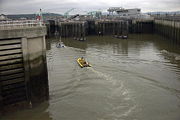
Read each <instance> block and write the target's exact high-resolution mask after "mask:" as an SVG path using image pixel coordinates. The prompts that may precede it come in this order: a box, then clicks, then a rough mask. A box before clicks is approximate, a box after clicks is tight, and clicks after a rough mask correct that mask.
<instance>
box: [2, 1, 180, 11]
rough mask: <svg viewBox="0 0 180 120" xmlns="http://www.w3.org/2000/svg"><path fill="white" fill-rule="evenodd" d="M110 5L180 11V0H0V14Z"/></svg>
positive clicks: (103, 9) (91, 9)
mask: <svg viewBox="0 0 180 120" xmlns="http://www.w3.org/2000/svg"><path fill="white" fill-rule="evenodd" d="M109 7H123V8H141V11H142V12H157V11H180V0H0V14H24V13H25V14H30V13H37V12H38V11H39V9H40V8H41V9H42V11H43V12H53V13H60V14H63V13H64V12H66V11H67V10H69V9H71V8H75V9H74V10H73V11H72V14H73V13H76V14H78V13H79V14H83V13H86V12H89V11H95V10H101V11H103V12H107V9H108V8H109Z"/></svg>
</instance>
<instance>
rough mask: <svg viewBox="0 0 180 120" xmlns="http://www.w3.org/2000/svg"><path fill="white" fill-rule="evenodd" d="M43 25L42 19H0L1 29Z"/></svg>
mask: <svg viewBox="0 0 180 120" xmlns="http://www.w3.org/2000/svg"><path fill="white" fill-rule="evenodd" d="M37 26H45V24H44V23H43V22H42V21H39V20H12V21H0V30H3V29H17V28H29V27H37Z"/></svg>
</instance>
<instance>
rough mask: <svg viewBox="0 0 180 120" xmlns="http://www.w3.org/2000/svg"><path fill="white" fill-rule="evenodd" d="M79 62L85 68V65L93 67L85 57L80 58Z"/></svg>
mask: <svg viewBox="0 0 180 120" xmlns="http://www.w3.org/2000/svg"><path fill="white" fill-rule="evenodd" d="M77 63H78V64H79V66H80V67H81V68H83V67H91V65H90V64H89V63H88V62H86V61H85V59H84V58H78V59H77Z"/></svg>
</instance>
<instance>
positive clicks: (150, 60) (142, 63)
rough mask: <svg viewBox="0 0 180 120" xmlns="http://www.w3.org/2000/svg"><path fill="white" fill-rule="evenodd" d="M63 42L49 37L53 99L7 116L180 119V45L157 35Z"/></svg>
mask: <svg viewBox="0 0 180 120" xmlns="http://www.w3.org/2000/svg"><path fill="white" fill-rule="evenodd" d="M57 41H58V38H51V39H48V40H47V43H49V44H48V45H47V49H48V50H47V66H48V77H49V90H50V99H49V101H48V102H45V103H42V104H40V105H38V106H35V107H33V108H31V109H27V110H21V111H17V112H14V113H8V115H6V116H4V117H3V120H24V119H25V120H180V47H178V46H174V45H173V44H172V43H170V42H168V40H166V39H164V38H162V37H160V36H158V35H152V34H143V35H130V37H129V38H128V39H117V38H113V37H112V36H103V37H97V36H89V37H87V41H85V42H80V41H75V40H73V39H72V38H68V39H64V38H63V39H62V41H63V42H64V44H65V45H66V47H65V48H57V47H56V43H57ZM82 56H83V57H85V58H86V59H87V61H88V62H90V63H91V64H92V67H91V68H80V67H79V66H78V64H77V62H76V59H77V58H78V57H82Z"/></svg>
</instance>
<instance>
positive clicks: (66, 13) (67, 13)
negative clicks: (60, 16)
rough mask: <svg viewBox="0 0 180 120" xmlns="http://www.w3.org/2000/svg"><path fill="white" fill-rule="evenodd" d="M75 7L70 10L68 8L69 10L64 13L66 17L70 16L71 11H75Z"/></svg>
mask: <svg viewBox="0 0 180 120" xmlns="http://www.w3.org/2000/svg"><path fill="white" fill-rule="evenodd" d="M74 9H75V8H71V9H70V10H68V11H66V12H65V13H64V17H66V18H67V17H68V16H69V13H70V12H71V11H73V10H74Z"/></svg>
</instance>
